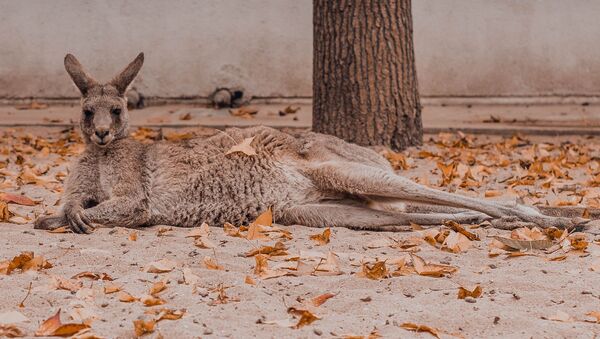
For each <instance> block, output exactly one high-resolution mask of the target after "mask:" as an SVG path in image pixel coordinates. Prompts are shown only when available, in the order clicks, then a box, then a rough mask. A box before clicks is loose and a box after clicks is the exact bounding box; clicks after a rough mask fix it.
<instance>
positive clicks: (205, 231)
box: [185, 222, 210, 238]
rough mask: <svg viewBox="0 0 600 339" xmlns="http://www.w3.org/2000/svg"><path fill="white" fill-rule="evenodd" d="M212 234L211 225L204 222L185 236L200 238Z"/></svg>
mask: <svg viewBox="0 0 600 339" xmlns="http://www.w3.org/2000/svg"><path fill="white" fill-rule="evenodd" d="M209 235H210V227H209V226H208V224H207V223H205V222H203V223H202V225H200V227H194V228H192V229H191V230H190V231H189V232H188V234H187V235H186V236H185V237H186V238H200V237H208V236H209Z"/></svg>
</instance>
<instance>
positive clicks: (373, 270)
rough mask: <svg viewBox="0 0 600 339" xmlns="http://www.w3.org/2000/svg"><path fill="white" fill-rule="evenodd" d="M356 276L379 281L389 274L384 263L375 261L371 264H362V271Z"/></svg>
mask: <svg viewBox="0 0 600 339" xmlns="http://www.w3.org/2000/svg"><path fill="white" fill-rule="evenodd" d="M357 275H358V276H361V277H366V278H369V279H372V280H380V279H384V278H388V277H389V272H388V270H387V267H386V266H385V261H376V262H375V263H373V264H368V263H363V264H362V271H361V272H359V273H357Z"/></svg>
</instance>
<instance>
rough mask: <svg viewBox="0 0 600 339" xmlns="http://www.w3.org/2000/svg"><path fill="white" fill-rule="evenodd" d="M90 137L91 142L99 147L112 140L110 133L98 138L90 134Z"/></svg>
mask: <svg viewBox="0 0 600 339" xmlns="http://www.w3.org/2000/svg"><path fill="white" fill-rule="evenodd" d="M90 139H92V142H93V143H94V144H96V145H98V146H100V147H104V146H106V145H108V144H110V143H111V142H112V141H113V139H114V137H113V136H112V135H110V134H109V135H107V136H105V137H103V138H99V137H98V136H96V135H92V137H91V138H90Z"/></svg>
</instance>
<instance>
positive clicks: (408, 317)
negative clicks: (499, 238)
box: [0, 129, 600, 338]
mask: <svg viewBox="0 0 600 339" xmlns="http://www.w3.org/2000/svg"><path fill="white" fill-rule="evenodd" d="M3 133H5V134H4V139H3V140H4V141H3V144H2V145H3V146H4V147H6V146H7V145H8V147H9V148H10V147H15V145H16V144H17V143H22V141H19V142H17V141H16V140H17V138H14V137H15V135H23V134H27V133H31V134H33V135H35V136H40V137H42V138H44V139H46V138H50V139H51V138H58V135H59V134H58V133H57V132H56V130H51V129H41V130H27V131H17V132H15V131H14V130H4V132H3ZM19 133H20V134H19ZM11 138H13V139H11ZM482 138H483V137H480V139H482ZM459 139H460V138H459ZM483 139H484V140H479V141H477V142H480V143H481V144H486V143H488V142H491V141H489V140H487V139H486V138H483ZM10 140H12V141H10ZM447 140H454V141H455V140H457V139H456V138H455V137H452V138H450V137H446V136H442V137H438V136H436V137H434V139H433V140H431V141H428V142H427V144H426V146H425V147H423V148H422V149H412V150H410V151H408V152H406V153H405V154H406V155H407V162H408V166H409V167H412V168H410V169H408V170H406V171H401V172H400V174H403V175H407V176H408V177H411V178H415V179H417V180H419V181H421V182H426V183H429V184H430V185H432V186H436V185H437V183H438V182H439V181H440V180H441V179H440V178H441V176H440V170H435V169H434V168H435V167H436V161H437V160H439V159H435V158H430V157H425V158H423V159H419V158H418V157H416V156H415V155H416V154H418V152H419V151H421V150H428V151H431V152H434V151H438V152H441V151H442V150H443V152H444V154H445V155H444V156H443V159H444V160H448V159H452V154H453V152H458V153H459V157H458V158H455V159H460V157H461V156H463V155H465V154H466V153H468V152H471V151H473V150H472V149H467V150H464V149H463V150H462V151H460V150H456V149H454V147H450V148H449V147H446V146H443V147H441V146H440V145H439V144H440V143H442V144H443V143H445V142H446V141H447ZM507 140H509V139H503V140H501V139H494V140H492V141H493V142H494V143H498V142H506V141H507ZM563 141H564V140H559V139H540V140H537V139H536V140H534V141H532V142H533V143H534V144H538V145H540V144H541V145H546V144H547V143H553V144H554V145H561V142H563ZM449 142H450V141H449ZM572 142H573V143H574V144H575V145H580V146H581V147H584V148H585V150H584V152H585V153H589V155H590V159H588V161H587V162H586V164H585V165H582V166H581V168H572V169H570V172H569V174H570V177H571V179H556V180H555V181H553V182H552V185H551V188H550V189H543V188H542V186H541V185H542V183H543V182H544V181H545V180H542V179H540V180H539V182H537V180H536V183H535V185H531V186H525V187H524V186H514V187H513V188H512V189H507V188H506V186H507V183H506V181H504V182H502V183H500V182H498V181H500V179H499V178H504V177H506V173H520V171H522V169H518V168H517V167H514V166H518V164H519V159H520V158H524V157H525V158H526V157H527V156H528V153H527V152H529V151H528V150H529V146H526V147H523V148H521V146H514V147H512V148H508V149H506V154H504V155H505V156H506V157H507V158H509V159H511V163H512V164H511V165H510V166H507V167H506V168H502V169H494V170H493V174H490V175H486V176H482V175H479V174H478V173H481V171H478V170H477V168H475V167H476V165H473V166H470V165H466V166H467V167H469V168H471V169H472V170H473V172H474V176H475V177H476V181H478V182H481V183H482V186H480V187H476V188H473V187H471V188H469V187H467V188H460V183H461V177H463V176H464V174H463V175H459V177H458V178H456V179H455V180H453V181H452V182H451V183H450V184H448V185H445V186H444V187H442V188H443V189H447V190H458V191H461V192H462V193H464V194H470V195H476V196H480V197H482V198H483V195H484V192H485V191H490V190H500V191H501V193H502V194H503V195H502V196H503V197H513V196H515V195H521V196H522V198H523V199H524V200H525V202H527V203H537V204H549V205H553V204H559V203H560V201H566V200H568V199H572V198H573V196H574V195H573V192H575V193H577V192H579V191H580V190H583V189H585V190H587V193H586V195H585V199H584V198H582V199H581V200H580V201H579V200H578V202H579V205H581V206H589V207H597V205H596V204H597V203H596V200H595V199H597V197H598V191H597V188H590V187H589V186H590V185H589V180H590V178H591V177H592V174H590V173H591V172H593V171H595V170H596V169H594V168H591V167H593V166H592V165H591V163H592V162H594V161H595V162H598V160H597V159H598V158H597V157H598V155H599V153H598V150H599V149H600V139H585V138H577V140H574V141H573V139H572ZM436 143H437V144H438V145H436ZM75 145H76V143H75ZM528 145H531V144H528ZM532 147H533V146H532ZM544 147H545V146H542V148H544ZM17 148H18V147H17ZM19 149H20V148H19ZM20 150H21V151H22V149H20ZM23 152H24V154H28V157H26V159H25V163H30V164H35V165H39V164H40V163H41V162H42V160H41V159H39V158H37V157H36V153H35V152H34V153H32V154H29V153H27V152H26V151H23ZM473 152H475V151H473ZM498 152H499V151H498V149H493V150H491V151H490V153H491V154H496V155H499V153H498ZM500 153H501V152H500ZM582 153H583V151H582ZM29 157H30V158H29ZM477 157H478V159H481V158H479V157H484V156H483V155H477ZM5 158H6V159H13V158H14V154H12V153H11V154H6V153H5ZM44 159H45V161H47V162H50V163H53V164H54V165H56V166H53V167H51V169H50V171H49V172H48V173H46V174H44V175H43V178H54V177H55V175H56V174H57V173H59V174H60V173H61V172H64V171H66V166H67V164H68V160H69V159H71V156H70V155H67V156H65V157H64V160H67V161H63V160H61V159H62V158H60V157H57V156H54V154H50V156H48V157H47V158H44ZM498 161H501V159H500V160H498ZM464 163H467V164H468V162H461V164H464ZM477 163H478V164H481V163H484V161H483V160H481V161H478V162H477ZM513 165H514V166H513ZM13 166H16V165H15V164H14V163H13V162H9V163H8V166H7V168H5V170H6V171H8V172H6V171H5V172H3V173H4V174H3V175H4V177H5V183H6V180H8V181H9V183H10V182H11V180H12V179H11V178H10V175H9V174H10V173H9V172H10V171H13V172H14V171H17V169H16V167H13ZM463 166H464V165H463ZM489 167H494V166H492V165H490V166H489ZM590 168H591V169H590ZM461 170H463V169H461V168H460V166H459V167H458V169H457V171H459V172H460V171H461ZM479 170H480V169H479ZM11 173H12V172H11ZM59 178H61V176H60V175H59ZM509 181H510V180H509ZM569 185H571V186H573V185H579V186H578V187H579V188H576V189H574V191H571V192H570V191H568V190H567V191H561V190H560V189H558V188H559V187H562V188H564V187H567V186H569ZM9 186H10V185H9V184H5V185H4V186H2V187H3V188H2V189H0V191H5V192H15V193H25V194H26V195H27V196H28V197H30V198H32V199H34V200H40V201H41V202H40V203H39V204H38V205H36V206H33V207H28V206H20V205H16V204H9V205H8V206H9V210H10V211H11V212H13V213H16V214H17V215H20V216H21V219H17V220H16V222H27V221H28V219H30V218H31V219H33V218H34V217H35V215H36V214H39V213H42V211H47V212H51V211H53V210H57V209H58V208H59V207H58V206H57V202H58V199H59V197H60V192H59V191H60V188H59V187H60V186H61V185H60V182H58V183H57V184H52V183H50V184H45V185H40V184H39V183H38V184H25V185H21V186H18V187H13V188H10V187H9ZM467 186H468V185H467ZM571 186H569V187H571ZM541 191H543V194H542V193H540V192H541ZM523 192H528V194H523ZM531 192H533V193H531ZM535 192H538V193H537V194H536V193H535ZM519 193H521V194H519ZM580 196H581V195H580ZM575 197H579V196H577V195H576V194H575ZM13 221H15V220H14V219H13ZM213 226H215V227H211V231H210V235H209V236H208V239H209V240H210V241H211V242H212V243H214V244H216V247H215V248H213V249H202V248H199V247H197V246H195V245H194V240H193V239H192V238H189V237H186V235H187V234H188V232H189V231H190V230H189V229H182V228H173V230H170V231H167V232H165V233H164V234H159V233H160V232H159V229H160V228H161V227H158V226H157V227H152V228H146V229H139V230H135V231H132V230H129V229H123V228H116V229H112V230H110V229H98V230H97V231H96V232H95V233H93V234H91V235H77V234H71V233H58V234H54V233H49V232H46V231H40V230H34V229H33V228H32V224H31V222H27V223H24V224H18V223H13V222H9V223H0V244H1V246H0V261H1V260H2V259H11V258H12V257H14V256H16V255H18V254H19V253H21V252H23V251H33V252H35V254H36V255H42V256H43V257H44V258H45V259H46V260H48V261H49V262H50V263H51V264H52V265H53V267H52V268H49V269H44V270H40V271H35V270H30V271H27V272H18V271H17V272H13V273H12V274H10V275H2V274H0V300H1V301H0V324H1V323H2V315H1V314H3V313H5V312H10V311H18V312H20V313H22V314H23V315H25V316H26V317H27V318H28V319H29V320H28V321H25V322H19V323H17V324H16V325H17V327H18V328H20V329H21V330H22V331H23V332H24V333H25V334H27V335H29V336H32V335H33V333H34V332H35V331H36V329H37V328H38V327H39V325H40V323H41V322H42V321H43V320H45V319H46V318H48V317H50V316H51V315H53V314H54V313H55V312H56V311H57V310H58V309H59V308H61V309H62V319H63V322H65V323H66V322H77V321H75V320H73V319H71V316H72V315H73V316H74V317H75V318H78V315H77V313H79V314H81V313H82V312H83V311H82V310H84V311H85V312H87V313H86V314H87V315H88V317H87V318H96V319H95V320H93V321H92V322H91V327H92V330H93V332H94V333H96V334H97V335H99V336H103V337H106V338H129V337H133V336H134V326H133V321H134V320H136V319H138V317H140V316H142V315H143V314H144V312H145V311H147V310H148V309H153V308H163V307H168V308H171V309H185V314H184V315H183V317H182V318H181V319H179V320H161V321H160V322H158V323H157V325H156V328H155V331H154V332H153V333H151V334H148V335H147V337H159V336H160V335H162V336H163V337H165V338H197V337H231V338H247V337H260V338H265V337H266V338H282V337H293V338H313V337H325V338H338V337H345V336H365V338H366V336H368V335H369V334H371V333H376V334H378V335H380V336H382V337H384V338H409V337H423V338H427V337H431V334H429V333H419V334H415V333H414V332H409V331H408V330H406V329H403V328H402V327H401V325H402V324H404V323H407V322H409V323H416V324H420V325H427V326H431V327H434V328H437V329H439V330H440V334H439V335H440V336H441V337H450V336H451V335H455V336H459V337H461V336H462V337H467V338H478V337H534V338H556V337H564V338H575V337H577V338H594V337H596V336H597V335H598V334H600V324H596V323H592V322H588V321H589V320H594V318H591V317H589V316H586V313H588V312H592V311H600V300H599V299H600V276H599V274H600V273H599V272H598V269H599V268H600V265H598V263H599V262H600V245H599V244H598V242H597V241H596V242H594V240H595V237H596V236H595V235H593V234H587V240H588V241H589V243H590V244H589V246H588V247H587V250H586V251H584V252H570V253H567V254H566V259H564V260H562V261H550V260H549V258H550V255H547V254H544V253H540V252H536V254H537V255H535V256H532V255H528V256H519V257H515V258H510V259H507V258H506V256H505V255H500V256H497V257H489V256H488V245H489V244H490V242H491V239H490V238H489V236H490V235H503V236H509V233H510V232H509V231H500V230H496V229H492V228H489V227H479V228H474V229H472V232H474V233H477V234H478V235H479V236H480V238H481V239H482V240H481V241H473V242H472V247H471V248H469V249H468V250H466V251H464V252H461V253H450V252H447V251H442V250H441V249H439V248H437V247H433V246H431V245H429V244H427V243H425V242H423V243H422V244H420V245H419V246H418V247H417V249H418V252H416V254H417V255H418V256H420V257H422V258H423V259H425V260H426V261H428V262H433V263H442V264H446V265H452V266H454V267H456V268H457V269H458V271H457V272H456V273H453V274H449V275H447V276H445V277H440V278H434V277H428V276H421V275H417V274H408V275H405V276H394V277H389V278H385V279H381V280H371V279H367V278H364V277H360V276H358V275H356V273H357V272H360V271H361V263H363V262H372V261H374V260H375V258H378V259H379V260H385V259H388V260H390V262H391V261H393V259H395V258H401V257H405V256H407V255H408V254H407V252H405V251H402V250H400V249H398V248H391V247H389V246H383V247H379V246H381V244H380V243H381V242H382V241H383V240H384V239H388V238H389V237H393V238H394V239H411V238H422V237H423V231H414V232H405V233H384V232H380V233H378V232H363V231H352V230H348V229H332V234H331V237H330V242H329V243H328V244H325V245H322V246H319V245H317V244H316V242H315V241H313V240H311V239H309V237H310V235H313V234H316V233H319V232H321V231H322V230H321V229H314V228H307V227H304V226H288V227H284V228H285V229H286V230H289V231H290V232H291V235H292V239H291V240H288V241H284V244H285V246H286V247H287V248H288V249H287V252H288V253H289V255H287V256H283V257H279V258H277V257H274V258H273V260H272V261H270V262H269V267H276V266H278V265H284V264H285V262H284V261H283V258H290V257H294V256H300V257H303V256H307V255H313V256H315V255H317V254H319V253H320V254H321V255H323V256H326V255H327V254H328V253H329V252H333V253H335V254H336V255H337V257H338V259H339V267H340V269H341V274H339V275H326V276H312V275H309V276H281V277H277V278H273V279H261V278H260V277H258V276H256V275H255V274H254V268H255V259H254V258H253V257H245V256H244V253H246V252H247V251H249V250H252V249H255V248H257V247H260V246H263V245H267V244H268V245H272V244H273V243H275V240H270V241H260V240H248V239H244V238H237V237H232V236H229V235H227V234H225V232H224V231H223V228H222V227H221V225H213ZM132 232H135V233H136V234H137V240H135V241H133V240H132V237H131V236H130V235H131V234H132ZM372 247H375V248H372ZM438 247H439V246H438ZM206 256H209V257H211V258H213V259H215V260H216V262H217V264H218V265H220V266H222V267H223V270H213V269H208V268H206V265H205V264H204V263H203V261H204V258H205V257H206ZM161 259H168V260H171V261H173V262H175V264H176V267H175V268H173V269H172V270H171V271H169V272H166V273H146V272H144V268H145V267H146V266H147V265H148V264H149V263H150V262H153V261H157V260H161ZM389 266H390V267H391V265H389ZM593 268H596V270H595V271H594V270H592V269H593ZM184 269H189V270H191V272H192V273H193V274H194V275H196V276H197V278H198V281H197V282H196V283H195V284H187V283H186V279H184V276H183V271H184ZM83 271H90V272H95V273H106V274H108V275H109V276H110V277H112V278H113V279H114V281H113V282H107V281H102V280H91V279H87V278H82V279H80V281H81V282H82V288H81V289H79V287H78V288H77V289H79V291H78V292H71V291H67V290H64V289H56V288H55V284H54V283H53V280H52V279H53V277H59V278H70V277H72V276H74V275H76V274H78V273H80V272H83ZM187 272H189V271H187ZM247 277H250V279H251V280H253V281H254V282H255V284H249V283H247V282H246V280H247ZM188 278H189V277H188ZM55 279H56V278H55ZM188 280H189V279H188ZM158 281H165V282H167V288H166V289H165V290H164V291H163V292H161V293H160V294H159V297H160V298H161V299H162V300H164V301H165V302H166V303H165V304H164V305H160V306H154V307H146V306H144V305H143V304H142V303H141V302H139V301H134V302H131V303H125V302H121V301H119V296H118V293H114V294H105V293H104V287H105V286H106V285H111V284H117V285H119V286H122V289H123V290H124V291H127V292H128V293H130V294H131V295H133V296H135V297H140V296H142V295H145V294H147V293H148V290H149V288H150V287H151V286H152V284H153V283H155V282H158ZM188 282H189V281H188ZM30 284H31V286H32V289H31V293H30V295H29V296H28V297H27V298H26V300H25V301H24V303H23V304H24V307H22V308H20V307H19V306H18V305H19V304H20V303H21V301H22V300H23V299H24V298H25V296H26V295H27V293H28V288H29V286H30ZM477 284H479V285H480V286H481V287H482V289H483V294H482V296H481V297H479V298H467V299H465V300H461V299H457V292H458V289H459V287H461V286H463V287H467V288H471V287H473V286H475V285H477ZM220 286H224V287H226V289H225V293H226V295H227V296H228V300H227V302H226V303H218V301H219V300H222V299H223V298H222V297H221V299H219V297H218V295H219V291H218V288H219V287H220ZM215 289H217V290H215ZM324 293H333V294H335V296H334V297H332V298H330V299H329V300H327V301H326V302H325V303H324V304H322V305H321V306H318V307H317V306H312V305H308V306H307V303H308V302H307V301H309V300H311V299H312V298H314V297H316V296H319V295H322V294H324ZM290 307H296V308H306V309H308V310H310V311H311V312H312V313H314V314H315V315H316V316H318V317H319V318H320V319H318V320H316V321H314V322H313V323H311V324H309V325H306V326H303V327H301V328H297V329H296V328H292V327H290V325H294V324H296V323H297V322H298V319H295V318H294V316H293V315H291V314H289V313H288V312H287V310H288V308H290ZM78 310H79V312H77V311H78ZM85 312H84V313H85ZM146 317H148V316H146ZM83 318H86V317H83ZM545 318H546V319H545ZM548 318H550V319H553V318H558V319H560V320H563V321H557V320H547V319H548ZM586 320H587V321H586ZM372 337H373V338H375V337H376V335H375V334H372Z"/></svg>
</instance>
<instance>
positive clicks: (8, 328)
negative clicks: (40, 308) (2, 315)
mask: <svg viewBox="0 0 600 339" xmlns="http://www.w3.org/2000/svg"><path fill="white" fill-rule="evenodd" d="M24 336H25V333H23V331H21V330H20V329H19V328H18V327H17V326H15V325H11V324H9V325H3V324H0V338H2V337H7V338H20V337H24Z"/></svg>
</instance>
